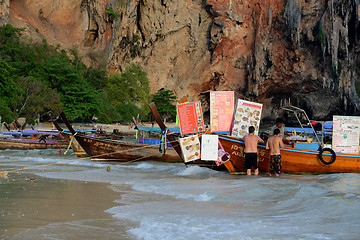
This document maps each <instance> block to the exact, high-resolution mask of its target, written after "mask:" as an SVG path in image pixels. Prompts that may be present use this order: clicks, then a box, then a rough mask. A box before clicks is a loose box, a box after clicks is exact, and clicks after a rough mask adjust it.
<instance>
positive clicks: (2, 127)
mask: <svg viewBox="0 0 360 240" xmlns="http://www.w3.org/2000/svg"><path fill="white" fill-rule="evenodd" d="M4 125H5V122H3V123H1V136H2V135H3V133H2V132H3V130H4Z"/></svg>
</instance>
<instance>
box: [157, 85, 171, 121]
mask: <svg viewBox="0 0 360 240" xmlns="http://www.w3.org/2000/svg"><path fill="white" fill-rule="evenodd" d="M151 101H152V102H154V103H155V104H156V108H157V110H158V112H159V114H160V116H161V117H162V118H165V119H167V118H170V119H171V120H174V119H175V117H176V106H175V105H174V104H173V102H174V101H176V96H175V94H174V92H173V91H171V90H164V89H160V90H159V91H157V92H156V93H155V94H153V95H151Z"/></svg>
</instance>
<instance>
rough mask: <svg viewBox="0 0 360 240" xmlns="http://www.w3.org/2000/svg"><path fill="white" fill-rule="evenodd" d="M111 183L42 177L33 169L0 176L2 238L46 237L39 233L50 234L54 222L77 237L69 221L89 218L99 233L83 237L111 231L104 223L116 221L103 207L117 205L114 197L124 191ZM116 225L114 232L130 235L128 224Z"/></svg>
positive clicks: (73, 222) (84, 237) (87, 234)
mask: <svg viewBox="0 0 360 240" xmlns="http://www.w3.org/2000/svg"><path fill="white" fill-rule="evenodd" d="M32 178H33V179H34V180H32ZM108 186H109V184H106V183H97V182H84V181H74V180H62V179H48V178H42V177H39V176H37V175H33V174H31V173H9V175H8V178H7V179H5V178H3V177H2V178H0V196H1V203H0V209H1V210H0V211H1V214H0V238H1V239H35V238H37V239H47V237H43V238H42V237H41V236H39V234H40V235H43V236H44V235H48V234H50V235H51V232H52V230H50V228H51V226H56V231H60V232H61V231H64V233H65V232H67V233H66V234H69V235H70V236H73V237H75V236H76V235H77V234H79V233H78V232H76V230H75V229H74V227H71V228H69V225H75V226H76V225H77V224H80V223H81V222H82V223H81V224H84V223H85V222H86V223H87V224H89V226H91V229H93V230H94V229H97V230H96V233H95V234H94V233H92V232H91V231H89V232H87V233H81V237H80V238H81V239H96V238H97V237H96V235H97V234H100V235H103V234H106V232H108V231H107V230H106V229H103V226H107V227H108V226H109V221H110V222H111V221H113V218H112V216H111V215H110V214H109V213H106V212H104V211H105V210H107V209H109V208H111V207H114V206H118V205H119V204H117V203H114V200H115V199H119V198H121V197H120V196H119V195H121V193H118V192H114V191H112V190H111V189H110V188H108ZM70 223H71V224H70ZM116 225H117V228H116V229H113V232H114V233H116V235H118V234H120V235H121V236H123V237H124V238H127V237H126V228H127V227H128V226H125V225H127V224H126V223H124V226H121V224H116ZM45 228H47V230H46V229H45ZM54 229H55V228H54ZM54 229H53V230H54ZM71 231H74V233H71ZM110 234H111V231H110ZM98 237H99V236H98ZM62 239H71V237H70V238H69V237H64V238H62ZM73 239H76V238H73Z"/></svg>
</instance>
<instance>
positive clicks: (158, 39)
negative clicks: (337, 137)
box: [0, 0, 360, 119]
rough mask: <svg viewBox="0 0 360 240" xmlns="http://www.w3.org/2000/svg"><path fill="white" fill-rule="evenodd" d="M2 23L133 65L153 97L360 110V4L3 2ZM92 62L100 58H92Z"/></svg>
mask: <svg viewBox="0 0 360 240" xmlns="http://www.w3.org/2000/svg"><path fill="white" fill-rule="evenodd" d="M0 10H1V15H0V24H3V23H11V24H12V25H14V26H15V27H22V28H26V31H27V33H28V34H29V35H30V36H31V37H32V38H34V39H39V40H40V39H42V38H46V39H48V41H49V42H51V43H60V44H61V45H62V46H65V47H72V46H77V47H78V49H79V50H80V52H81V53H83V54H84V55H86V56H88V57H89V59H90V58H93V57H94V55H95V54H94V53H101V55H102V56H104V57H105V58H106V59H107V62H108V66H109V69H110V70H111V71H119V70H120V69H121V68H122V67H124V66H125V65H126V63H127V62H129V61H133V62H137V63H139V64H140V65H141V66H142V67H143V68H144V69H145V70H146V71H147V72H148V75H149V78H150V81H151V88H152V91H156V90H158V89H159V88H162V87H164V88H167V89H172V90H174V91H175V92H176V94H177V95H178V97H182V96H184V95H186V96H188V97H189V98H190V99H192V100H195V99H200V100H201V101H202V103H203V108H204V111H205V112H206V111H207V110H208V101H209V100H208V99H209V98H208V96H209V91H211V90H233V91H236V93H237V96H239V97H242V98H247V99H251V100H254V101H260V102H262V103H264V105H265V108H264V109H265V112H264V117H265V118H274V117H276V116H277V115H279V114H280V113H279V106H280V105H281V104H282V103H284V102H285V100H286V101H289V99H290V101H291V103H292V104H294V105H297V106H299V107H303V108H305V109H306V110H307V112H308V113H309V114H310V116H311V117H312V118H314V119H329V117H330V116H331V115H332V114H344V115H345V114H349V115H354V114H359V109H360V101H359V98H358V95H357V92H356V86H358V88H359V89H360V85H359V84H360V82H359V80H357V79H359V75H360V68H359V66H360V65H359V61H360V59H359V50H360V48H359V40H358V36H359V32H360V31H359V12H360V11H359V10H360V8H359V0H337V1H334V0H272V1H271V0H117V1H116V0H98V1H95V0H50V1H49V0H31V1H30V0H11V1H9V0H2V4H1V5H0ZM89 64H90V61H89Z"/></svg>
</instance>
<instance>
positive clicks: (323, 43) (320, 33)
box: [318, 26, 326, 48]
mask: <svg viewBox="0 0 360 240" xmlns="http://www.w3.org/2000/svg"><path fill="white" fill-rule="evenodd" d="M318 38H319V41H320V44H321V46H322V47H323V48H325V47H326V39H325V35H324V32H323V30H322V27H321V26H319V31H318Z"/></svg>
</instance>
